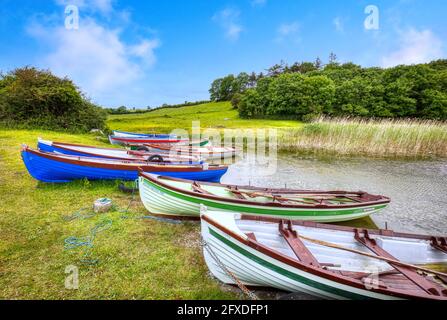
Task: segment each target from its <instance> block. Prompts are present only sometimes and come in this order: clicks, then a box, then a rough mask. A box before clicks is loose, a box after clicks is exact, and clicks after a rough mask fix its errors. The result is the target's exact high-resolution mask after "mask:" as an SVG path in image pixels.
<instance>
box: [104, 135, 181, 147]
mask: <svg viewBox="0 0 447 320" xmlns="http://www.w3.org/2000/svg"><path fill="white" fill-rule="evenodd" d="M109 141H110V143H111V144H117V145H143V144H146V143H162V144H174V143H187V142H188V141H189V140H188V139H182V138H179V137H171V136H169V137H167V138H157V137H117V136H115V135H110V136H109Z"/></svg>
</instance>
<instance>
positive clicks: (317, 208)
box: [139, 172, 390, 222]
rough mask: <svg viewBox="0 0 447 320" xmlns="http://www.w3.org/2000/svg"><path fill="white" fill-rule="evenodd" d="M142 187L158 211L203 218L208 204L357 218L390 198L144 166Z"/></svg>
mask: <svg viewBox="0 0 447 320" xmlns="http://www.w3.org/2000/svg"><path fill="white" fill-rule="evenodd" d="M139 189H140V197H141V200H142V202H143V204H144V206H145V207H146V209H147V210H148V211H149V212H151V213H152V214H155V215H168V216H179V217H190V218H199V215H200V205H201V204H203V205H205V206H207V207H208V208H210V209H217V210H223V211H232V212H240V213H244V214H249V215H259V216H266V217H279V218H287V219H291V220H308V221H316V222H336V221H346V220H352V219H358V218H362V217H365V216H368V215H370V214H372V213H375V212H377V211H379V210H381V209H383V208H385V207H386V206H387V205H388V203H389V202H390V199H389V198H388V197H385V196H381V195H372V194H369V193H366V192H362V191H358V192H349V191H314V190H293V189H271V188H259V187H252V186H236V185H228V184H220V183H208V182H198V181H191V180H184V179H177V178H171V177H164V176H159V175H154V174H149V173H144V172H140V174H139Z"/></svg>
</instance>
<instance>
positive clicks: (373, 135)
mask: <svg viewBox="0 0 447 320" xmlns="http://www.w3.org/2000/svg"><path fill="white" fill-rule="evenodd" d="M196 120H200V126H201V129H208V128H213V129H217V130H218V131H220V132H222V131H223V130H224V129H247V128H252V129H267V128H275V129H278V149H279V150H280V151H288V152H298V153H303V152H306V153H314V154H330V155H331V156H373V157H391V158H395V157H402V158H406V157H418V158H428V157H447V124H446V123H445V122H435V121H417V120H395V121H390V120H378V121H367V120H359V119H320V120H319V121H317V122H314V123H307V124H303V123H301V122H299V121H293V120H270V119H240V118H239V116H238V112H237V110H234V109H232V107H231V104H230V103H229V102H218V103H215V102H212V103H206V104H202V105H197V106H190V107H181V108H172V109H171V108H169V109H160V110H156V111H153V112H148V113H141V114H127V115H112V116H110V117H109V119H108V121H107V124H108V126H109V127H110V128H111V129H116V130H125V131H135V132H163V133H169V132H171V131H172V130H174V129H186V130H188V131H189V132H191V126H192V121H196Z"/></svg>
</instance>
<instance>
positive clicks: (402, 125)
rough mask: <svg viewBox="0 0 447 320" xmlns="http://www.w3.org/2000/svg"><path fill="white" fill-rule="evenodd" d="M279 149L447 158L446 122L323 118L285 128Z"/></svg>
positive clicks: (342, 153) (339, 153) (338, 153)
mask: <svg viewBox="0 0 447 320" xmlns="http://www.w3.org/2000/svg"><path fill="white" fill-rule="evenodd" d="M279 149H280V150H285V151H299V152H300V151H310V152H314V153H331V154H337V155H364V156H379V157H447V123H445V122H444V123H442V122H435V121H416V120H414V121H411V120H395V121H391V120H377V121H367V120H350V119H332V120H331V119H321V120H319V121H316V122H314V123H309V124H305V125H303V126H302V127H300V128H298V129H291V130H286V131H283V135H282V137H281V139H279Z"/></svg>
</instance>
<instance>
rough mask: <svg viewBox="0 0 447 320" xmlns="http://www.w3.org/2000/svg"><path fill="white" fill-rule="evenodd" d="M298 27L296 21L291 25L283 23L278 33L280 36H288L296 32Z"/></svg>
mask: <svg viewBox="0 0 447 320" xmlns="http://www.w3.org/2000/svg"><path fill="white" fill-rule="evenodd" d="M299 27H300V25H299V24H298V22H296V21H295V22H292V23H283V24H281V25H280V26H279V28H278V33H279V35H281V36H288V35H290V34H294V33H296V32H298V29H299Z"/></svg>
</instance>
